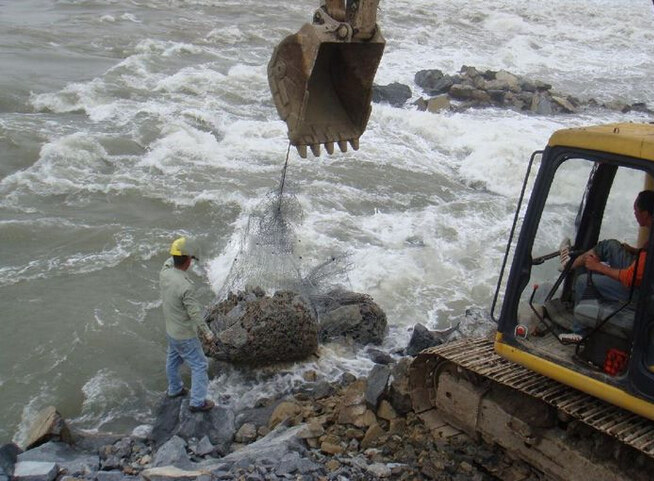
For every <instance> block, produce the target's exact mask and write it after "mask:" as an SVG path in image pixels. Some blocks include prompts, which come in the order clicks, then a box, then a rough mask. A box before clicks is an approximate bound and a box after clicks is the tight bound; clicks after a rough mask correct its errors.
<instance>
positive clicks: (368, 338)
mask: <svg viewBox="0 0 654 481" xmlns="http://www.w3.org/2000/svg"><path fill="white" fill-rule="evenodd" d="M311 301H312V303H313V305H314V306H315V308H316V311H317V312H318V314H319V318H320V332H319V337H320V342H329V341H333V340H338V339H349V340H352V341H354V342H355V343H357V344H361V345H366V344H375V345H378V344H381V343H382V342H383V340H384V336H385V335H386V333H387V331H388V322H387V320H386V314H385V313H384V311H383V310H382V309H381V308H380V307H379V305H377V304H376V303H375V302H374V300H373V298H372V297H371V296H369V295H367V294H359V293H357V292H350V291H345V290H342V289H336V290H333V291H331V292H329V293H327V294H325V295H323V296H315V297H313V298H312V299H311Z"/></svg>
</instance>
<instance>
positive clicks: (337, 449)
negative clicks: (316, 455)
mask: <svg viewBox="0 0 654 481" xmlns="http://www.w3.org/2000/svg"><path fill="white" fill-rule="evenodd" d="M320 451H322V452H323V453H325V454H329V455H332V456H334V455H338V454H342V453H343V452H344V451H345V449H344V448H343V446H341V445H340V444H338V443H337V442H334V441H323V442H322V443H321V444H320Z"/></svg>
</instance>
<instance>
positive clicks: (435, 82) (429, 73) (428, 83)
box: [413, 69, 458, 95]
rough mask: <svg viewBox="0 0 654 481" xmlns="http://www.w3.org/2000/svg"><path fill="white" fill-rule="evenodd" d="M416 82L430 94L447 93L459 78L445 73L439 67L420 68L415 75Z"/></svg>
mask: <svg viewBox="0 0 654 481" xmlns="http://www.w3.org/2000/svg"><path fill="white" fill-rule="evenodd" d="M413 80H414V82H415V83H416V85H417V86H418V87H420V88H422V89H423V90H424V91H425V92H426V93H427V94H429V95H439V94H443V93H446V92H447V91H448V90H449V89H450V87H451V86H452V85H454V83H455V82H456V81H458V78H455V77H452V76H450V75H445V74H443V72H441V71H440V70H437V69H433V70H420V71H419V72H418V73H416V75H415V77H414V79H413Z"/></svg>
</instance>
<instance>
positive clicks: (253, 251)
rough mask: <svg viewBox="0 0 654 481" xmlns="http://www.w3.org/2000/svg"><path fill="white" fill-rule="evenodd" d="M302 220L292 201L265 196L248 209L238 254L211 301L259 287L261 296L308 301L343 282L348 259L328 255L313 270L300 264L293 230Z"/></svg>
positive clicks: (341, 254) (281, 196)
mask: <svg viewBox="0 0 654 481" xmlns="http://www.w3.org/2000/svg"><path fill="white" fill-rule="evenodd" d="M303 218H304V215H303V210H302V206H301V205H300V202H299V200H298V199H297V196H296V195H295V194H293V193H291V192H288V191H287V192H283V191H282V189H280V190H279V191H277V192H271V193H269V194H268V195H267V196H266V197H265V199H264V200H263V201H262V202H261V203H260V204H259V205H258V206H257V207H256V208H255V209H254V210H253V212H252V213H251V214H250V217H249V219H248V222H247V226H246V228H245V230H244V232H243V235H242V237H241V241H240V246H239V250H238V254H237V256H236V258H235V259H234V262H233V263H232V266H231V268H230V271H229V274H228V275H227V278H226V280H225V282H224V284H223V286H222V288H221V289H220V291H219V292H218V294H217V296H216V300H215V303H216V304H217V303H219V302H221V301H222V300H223V299H225V298H226V297H227V295H228V294H229V293H230V292H238V291H243V290H246V288H254V287H260V288H262V289H263V290H264V291H266V293H268V294H272V293H273V292H275V291H277V290H291V291H294V292H297V293H298V294H301V295H303V296H305V297H306V299H308V300H309V301H311V300H312V299H313V298H314V297H316V296H323V295H325V293H327V292H329V291H331V290H333V289H335V288H337V287H341V286H343V285H344V284H347V283H348V279H347V273H348V271H349V270H350V269H351V267H352V262H351V256H350V254H349V253H346V252H345V253H344V252H336V251H334V252H331V253H329V254H327V255H326V256H325V258H324V260H322V261H319V263H318V264H317V265H313V266H309V265H305V262H304V261H303V259H302V258H301V257H300V256H299V255H298V254H297V246H298V236H297V230H298V228H299V227H300V226H301V224H302V220H303Z"/></svg>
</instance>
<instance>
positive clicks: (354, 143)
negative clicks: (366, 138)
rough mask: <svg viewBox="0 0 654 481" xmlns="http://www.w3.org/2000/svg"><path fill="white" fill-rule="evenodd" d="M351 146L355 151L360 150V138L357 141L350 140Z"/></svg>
mask: <svg viewBox="0 0 654 481" xmlns="http://www.w3.org/2000/svg"><path fill="white" fill-rule="evenodd" d="M350 145H351V146H352V148H353V149H354V150H359V138H358V137H357V138H356V139H350Z"/></svg>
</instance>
